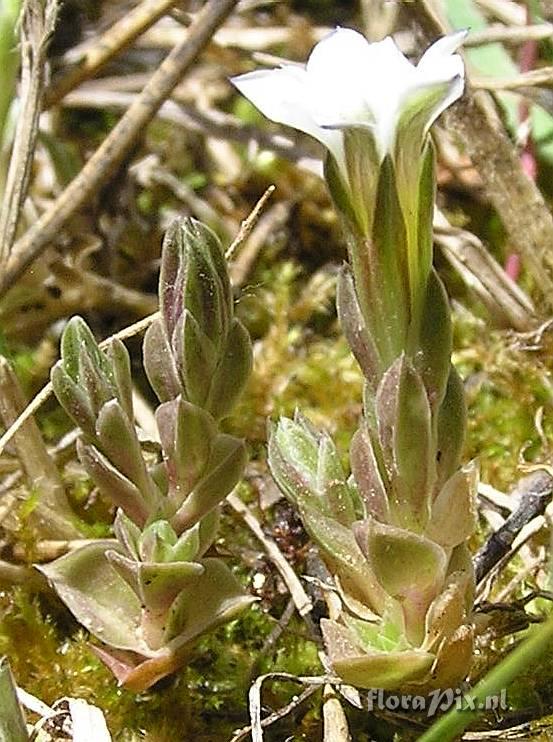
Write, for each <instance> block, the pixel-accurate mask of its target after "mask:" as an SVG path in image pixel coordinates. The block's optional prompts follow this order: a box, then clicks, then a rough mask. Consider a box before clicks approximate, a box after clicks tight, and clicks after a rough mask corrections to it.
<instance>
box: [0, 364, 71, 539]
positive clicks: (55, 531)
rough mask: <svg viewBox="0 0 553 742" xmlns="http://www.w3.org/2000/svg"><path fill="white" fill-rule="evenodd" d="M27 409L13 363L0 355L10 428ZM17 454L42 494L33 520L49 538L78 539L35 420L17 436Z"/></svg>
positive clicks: (1, 398) (0, 393) (1, 401)
mask: <svg viewBox="0 0 553 742" xmlns="http://www.w3.org/2000/svg"><path fill="white" fill-rule="evenodd" d="M22 409H25V398H24V396H23V392H22V389H21V387H20V385H19V381H18V379H17V377H16V375H15V373H14V372H13V370H12V368H11V366H10V364H9V362H8V361H7V359H6V358H4V357H3V356H0V416H1V418H2V419H3V421H4V424H5V425H6V427H8V426H10V425H12V423H13V422H14V421H15V420H16V419H18V416H20V414H21V410H22ZM15 444H16V448H17V455H18V458H19V461H20V462H21V465H22V467H23V469H24V471H25V474H26V477H27V480H28V482H29V486H30V487H31V488H35V489H36V491H37V492H38V494H39V497H38V500H37V504H36V507H35V508H34V509H33V512H32V514H31V519H32V522H33V525H34V526H35V527H36V528H37V529H39V532H40V534H41V536H43V537H46V538H75V537H76V536H78V535H79V530H78V529H77V528H76V527H75V526H74V525H73V523H72V520H73V516H72V511H71V508H70V507H69V502H68V501H67V497H66V495H65V489H64V487H63V483H62V481H61V478H60V476H59V473H58V470H57V468H56V466H55V464H54V463H53V461H52V460H51V458H50V456H49V454H48V451H47V450H46V446H45V445H44V441H43V440H42V436H41V434H40V430H39V429H38V426H37V425H36V423H35V421H34V420H32V419H28V420H27V421H26V423H25V427H24V428H21V430H20V431H19V434H18V435H17V436H16V438H15Z"/></svg>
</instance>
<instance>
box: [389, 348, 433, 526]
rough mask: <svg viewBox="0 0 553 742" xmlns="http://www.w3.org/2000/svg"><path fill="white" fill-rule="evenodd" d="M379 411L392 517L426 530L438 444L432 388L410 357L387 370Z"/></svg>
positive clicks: (402, 359) (401, 522)
mask: <svg viewBox="0 0 553 742" xmlns="http://www.w3.org/2000/svg"><path fill="white" fill-rule="evenodd" d="M376 410H377V420H378V430H379V437H380V442H381V446H382V454H383V460H384V464H385V466H386V470H387V474H388V477H389V479H390V485H391V492H390V493H389V496H388V502H389V506H390V514H391V517H392V518H393V520H394V522H395V523H396V524H397V525H400V526H402V527H405V528H409V529H412V530H415V531H418V532H422V530H424V528H425V527H426V524H427V522H428V518H429V515H430V498H431V494H432V489H433V486H434V481H435V476H436V475H435V449H434V444H433V436H432V425H431V417H430V405H429V403H428V397H427V395H426V390H425V388H424V385H423V383H422V380H421V378H420V376H419V374H418V373H417V372H416V371H415V369H414V368H413V367H412V365H411V363H410V362H409V361H408V360H407V359H406V358H405V356H401V357H400V358H398V359H397V361H396V362H395V363H394V364H393V365H392V366H391V367H390V368H389V369H388V371H386V373H385V374H384V377H383V379H382V382H381V384H380V386H379V388H378V391H377V396H376Z"/></svg>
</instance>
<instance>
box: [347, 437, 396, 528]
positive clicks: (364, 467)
mask: <svg viewBox="0 0 553 742" xmlns="http://www.w3.org/2000/svg"><path fill="white" fill-rule="evenodd" d="M350 465H351V471H352V474H353V476H354V478H355V481H356V483H357V487H358V491H359V494H360V496H361V500H362V502H363V505H364V509H365V513H364V516H365V517H367V516H369V515H371V516H373V517H375V518H376V519H377V520H381V521H384V522H387V521H388V519H389V512H388V495H387V493H386V489H385V487H384V482H383V480H382V475H381V472H380V468H379V466H378V461H377V458H376V455H375V452H374V448H373V444H372V442H371V437H370V434H369V431H368V430H367V427H366V425H364V424H362V425H361V427H360V428H359V429H358V430H357V431H356V433H355V434H354V436H353V438H352V440H351V446H350Z"/></svg>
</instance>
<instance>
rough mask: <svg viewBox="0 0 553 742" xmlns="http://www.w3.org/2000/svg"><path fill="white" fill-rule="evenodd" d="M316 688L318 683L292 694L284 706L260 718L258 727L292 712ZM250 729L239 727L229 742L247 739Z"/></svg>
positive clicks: (249, 727)
mask: <svg viewBox="0 0 553 742" xmlns="http://www.w3.org/2000/svg"><path fill="white" fill-rule="evenodd" d="M318 690H319V686H318V685H313V686H311V687H309V688H306V689H305V690H304V691H302V692H301V693H300V694H299V695H298V696H294V698H292V700H291V701H290V703H287V704H286V706H283V707H282V708H281V709H279V710H278V711H275V712H274V713H272V714H271V715H270V716H267V717H266V718H265V719H262V720H261V721H260V723H259V727H260V728H261V729H263V728H264V727H268V726H271V724H274V723H275V722H276V721H278V720H279V719H283V718H284V717H285V716H288V714H290V713H292V711H294V709H296V708H297V707H298V706H300V705H301V704H302V703H303V702H304V701H305V700H306V699H308V698H309V697H310V696H312V695H313V694H314V693H316V691H318ZM252 730H253V727H252V726H248V727H244V728H243V729H239V730H238V731H237V732H236V733H235V734H234V736H233V737H232V739H231V740H230V742H242V740H244V739H247V738H248V737H249V736H250V734H251V732H252ZM260 739H261V740H262V739H263V732H261V737H260Z"/></svg>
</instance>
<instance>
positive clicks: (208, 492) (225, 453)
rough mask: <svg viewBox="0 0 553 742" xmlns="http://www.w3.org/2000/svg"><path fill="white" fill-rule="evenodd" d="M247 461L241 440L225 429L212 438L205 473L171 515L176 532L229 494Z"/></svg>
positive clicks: (190, 525)
mask: <svg viewBox="0 0 553 742" xmlns="http://www.w3.org/2000/svg"><path fill="white" fill-rule="evenodd" d="M246 461H247V452H246V446H245V445H244V441H242V440H241V439H239V438H234V437H233V436H231V435H226V434H225V433H221V434H220V435H218V436H217V437H216V438H215V440H214V442H213V447H212V449H211V455H210V457H209V462H208V465H207V472H208V473H207V474H206V476H205V477H204V478H203V479H202V480H201V481H200V482H199V483H198V484H197V486H196V487H195V488H194V490H193V491H192V492H191V493H190V495H189V496H188V497H187V498H186V500H185V501H184V503H183V504H182V506H181V507H180V508H179V510H178V511H177V513H176V514H175V516H174V517H173V518H172V519H171V523H172V524H173V527H174V528H175V531H176V532H177V533H179V534H180V533H182V531H183V530H185V529H187V528H191V527H192V526H193V525H195V524H196V523H197V522H198V521H199V520H200V518H203V517H204V516H205V515H207V513H209V512H210V510H213V508H215V507H216V506H217V505H218V504H219V503H220V502H221V501H222V500H223V499H224V498H225V497H226V496H227V495H228V493H229V492H230V491H231V490H232V489H233V487H235V486H236V484H237V483H238V481H239V479H240V477H241V476H242V472H243V471H244V467H245V466H246Z"/></svg>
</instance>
